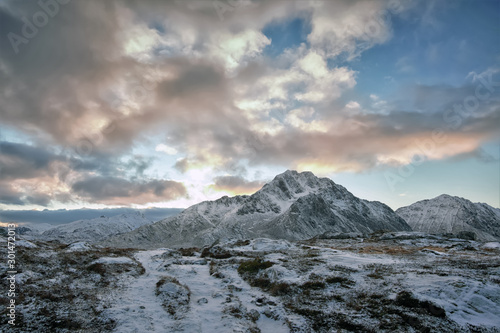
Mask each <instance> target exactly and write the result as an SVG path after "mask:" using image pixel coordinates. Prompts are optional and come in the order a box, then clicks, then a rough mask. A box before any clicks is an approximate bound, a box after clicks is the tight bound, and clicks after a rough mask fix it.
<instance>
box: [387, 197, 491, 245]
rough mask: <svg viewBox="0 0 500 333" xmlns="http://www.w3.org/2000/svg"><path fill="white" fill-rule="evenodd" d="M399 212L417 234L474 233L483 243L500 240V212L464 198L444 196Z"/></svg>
mask: <svg viewBox="0 0 500 333" xmlns="http://www.w3.org/2000/svg"><path fill="white" fill-rule="evenodd" d="M396 213H398V214H399V216H401V217H402V218H403V219H404V220H405V221H406V222H407V223H408V224H409V225H410V226H411V227H412V229H413V230H414V231H421V232H427V233H431V234H440V233H452V234H457V235H458V234H460V233H461V232H470V233H474V234H475V237H477V239H479V240H498V239H500V209H497V208H493V207H491V206H489V205H487V204H481V203H473V202H471V201H470V200H467V199H464V198H461V197H457V196H451V195H448V194H441V195H440V196H437V197H435V198H434V199H429V200H421V201H417V202H415V203H414V204H412V205H410V206H406V207H401V208H399V209H398V210H397V211H396Z"/></svg>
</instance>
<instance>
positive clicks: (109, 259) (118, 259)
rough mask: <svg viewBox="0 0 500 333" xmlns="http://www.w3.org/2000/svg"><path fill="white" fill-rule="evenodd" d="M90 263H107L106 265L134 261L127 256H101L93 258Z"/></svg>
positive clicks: (131, 262)
mask: <svg viewBox="0 0 500 333" xmlns="http://www.w3.org/2000/svg"><path fill="white" fill-rule="evenodd" d="M92 264H107V265H117V264H134V261H133V260H132V259H130V258H129V257H101V258H99V259H97V260H94V261H93V262H92Z"/></svg>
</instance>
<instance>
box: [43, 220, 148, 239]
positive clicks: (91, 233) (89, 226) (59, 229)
mask: <svg viewBox="0 0 500 333" xmlns="http://www.w3.org/2000/svg"><path fill="white" fill-rule="evenodd" d="M151 223H153V221H150V220H148V219H146V218H145V217H144V215H143V214H141V213H139V212H136V213H134V214H121V215H116V216H112V217H104V216H103V217H100V218H96V219H91V220H79V221H75V222H71V223H67V224H60V225H57V226H55V227H53V228H51V229H49V230H46V231H44V232H43V233H42V234H41V235H40V236H39V237H40V238H41V239H44V240H59V241H61V242H64V243H71V242H76V241H89V242H95V241H100V240H102V239H104V238H107V237H110V236H113V235H117V234H120V233H125V232H129V231H132V230H134V229H137V228H139V227H141V226H144V225H147V224H151Z"/></svg>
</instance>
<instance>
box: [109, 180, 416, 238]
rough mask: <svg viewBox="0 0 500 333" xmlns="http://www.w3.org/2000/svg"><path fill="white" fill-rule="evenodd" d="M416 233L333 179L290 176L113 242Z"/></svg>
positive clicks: (385, 209)
mask: <svg viewBox="0 0 500 333" xmlns="http://www.w3.org/2000/svg"><path fill="white" fill-rule="evenodd" d="M377 230H389V231H409V230H411V228H410V227H409V226H408V224H407V223H406V222H405V221H404V220H403V219H402V218H400V217H399V216H398V215H397V214H396V213H395V212H394V211H393V210H392V209H391V208H389V207H388V206H386V205H384V204H382V203H380V202H370V201H366V200H362V199H359V198H357V197H355V196H354V195H352V194H351V193H350V192H349V191H347V190H346V189H345V188H344V187H342V186H340V185H338V184H335V183H334V182H333V181H332V180H331V179H328V178H318V177H316V176H315V175H313V174H312V173H311V172H302V173H298V172H296V171H286V172H284V173H282V174H280V175H278V176H276V177H275V178H274V179H273V180H272V181H271V182H270V183H268V184H266V185H264V186H263V187H262V188H261V189H260V190H259V191H257V192H256V193H254V194H252V195H250V196H248V195H242V196H235V197H227V196H225V197H222V198H220V199H218V200H215V201H205V202H202V203H199V204H197V205H194V206H191V207H189V208H187V209H186V210H184V211H183V212H182V213H181V214H179V215H177V216H175V217H169V218H166V219H164V220H162V221H159V222H157V223H154V224H151V225H146V226H143V227H140V228H138V229H137V230H134V231H132V232H130V233H126V234H122V235H118V236H116V237H112V238H110V239H108V240H106V241H105V242H103V244H106V245H109V246H118V247H130V246H136V247H145V248H154V247H163V246H169V247H172V246H203V245H207V244H211V243H213V242H215V241H218V240H221V241H223V240H229V239H249V238H256V237H268V238H274V239H287V240H300V239H308V238H311V237H314V236H318V235H321V234H323V233H325V232H342V233H343V232H358V233H371V232H373V231H377Z"/></svg>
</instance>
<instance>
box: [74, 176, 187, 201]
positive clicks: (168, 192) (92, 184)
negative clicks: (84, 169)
mask: <svg viewBox="0 0 500 333" xmlns="http://www.w3.org/2000/svg"><path fill="white" fill-rule="evenodd" d="M71 188H72V190H73V192H74V193H76V194H77V195H79V196H81V197H82V198H85V199H87V200H88V201H89V202H100V203H106V204H112V205H128V204H144V203H151V202H158V201H171V200H173V199H177V198H179V197H183V196H185V195H186V188H185V187H184V185H182V184H181V183H178V182H174V181H165V180H162V181H159V180H152V181H145V182H136V183H134V182H131V181H129V180H126V179H123V178H116V177H91V178H86V179H83V180H81V181H78V182H76V183H74V184H73V185H72V186H71Z"/></svg>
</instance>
